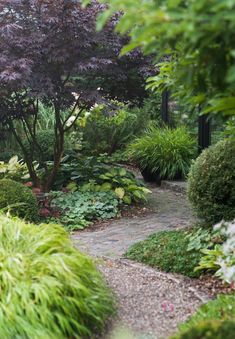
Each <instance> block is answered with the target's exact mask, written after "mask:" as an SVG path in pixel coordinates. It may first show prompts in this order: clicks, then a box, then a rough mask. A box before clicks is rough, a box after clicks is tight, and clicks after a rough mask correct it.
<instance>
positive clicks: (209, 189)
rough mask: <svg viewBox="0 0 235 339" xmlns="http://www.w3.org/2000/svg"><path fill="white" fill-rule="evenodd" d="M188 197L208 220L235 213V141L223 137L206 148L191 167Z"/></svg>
mask: <svg viewBox="0 0 235 339" xmlns="http://www.w3.org/2000/svg"><path fill="white" fill-rule="evenodd" d="M188 198H189V201H190V202H191V204H192V207H193V209H194V210H195V212H196V213H197V215H198V217H199V218H202V219H204V220H205V221H207V222H209V223H216V222H218V221H220V220H222V219H225V220H230V219H233V218H234V217H235V142H234V141H232V140H229V139H227V140H222V141H220V142H219V143H217V144H216V145H214V146H211V147H209V148H208V149H206V150H204V151H203V152H202V154H201V155H200V156H199V157H198V158H197V160H196V161H195V162H194V164H193V165H192V167H191V170H190V173H189V178H188Z"/></svg>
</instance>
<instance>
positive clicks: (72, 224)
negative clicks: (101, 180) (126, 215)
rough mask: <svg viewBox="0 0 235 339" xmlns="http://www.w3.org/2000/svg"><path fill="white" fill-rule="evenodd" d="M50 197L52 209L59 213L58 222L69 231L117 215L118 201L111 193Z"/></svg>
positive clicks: (58, 193)
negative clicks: (57, 210)
mask: <svg viewBox="0 0 235 339" xmlns="http://www.w3.org/2000/svg"><path fill="white" fill-rule="evenodd" d="M51 197H52V203H51V205H52V207H53V208H56V209H59V210H60V211H61V219H60V221H61V222H62V223H63V224H64V225H65V226H67V228H68V229H70V230H76V229H83V228H84V227H86V226H88V225H89V224H90V222H91V221H95V220H104V219H111V218H114V217H116V216H117V215H118V199H117V196H116V195H115V194H114V193H112V192H89V191H88V192H81V191H77V192H70V193H63V192H52V193H51Z"/></svg>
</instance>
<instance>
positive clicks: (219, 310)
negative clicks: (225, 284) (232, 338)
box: [176, 294, 235, 339]
mask: <svg viewBox="0 0 235 339" xmlns="http://www.w3.org/2000/svg"><path fill="white" fill-rule="evenodd" d="M234 319H235V295H232V294H231V295H219V296H217V298H216V299H215V300H210V301H209V302H208V303H206V304H204V305H202V306H201V307H200V308H199V309H198V310H197V312H196V313H195V314H194V315H193V316H192V317H191V318H190V319H189V320H188V321H186V322H185V323H184V324H182V325H180V330H179V334H178V335H180V334H181V333H184V332H186V331H188V330H190V328H192V327H195V326H197V325H198V324H199V323H201V322H203V321H211V320H223V321H224V320H234ZM178 335H177V336H176V338H178ZM202 338H203V337H202ZM225 338H227V337H226V336H225V337H224V339H225Z"/></svg>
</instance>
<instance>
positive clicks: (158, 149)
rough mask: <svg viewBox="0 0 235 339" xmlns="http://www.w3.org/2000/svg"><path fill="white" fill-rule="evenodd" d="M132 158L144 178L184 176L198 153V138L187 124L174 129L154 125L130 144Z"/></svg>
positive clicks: (151, 179)
mask: <svg viewBox="0 0 235 339" xmlns="http://www.w3.org/2000/svg"><path fill="white" fill-rule="evenodd" d="M129 154H130V156H131V158H132V159H133V160H134V161H135V162H136V163H137V164H138V166H139V167H140V169H141V170H142V172H143V176H144V178H145V179H147V180H149V181H153V180H157V179H181V178H183V177H185V176H186V175H187V173H188V170H189V168H190V165H191V161H192V159H193V158H194V156H195V140H194V138H192V137H191V136H190V135H189V133H188V132H187V130H186V129H185V128H184V127H178V128H176V129H171V128H168V127H164V128H160V127H157V126H155V125H152V126H150V127H149V129H148V130H147V131H146V133H145V134H144V135H142V136H141V137H139V138H137V139H136V140H134V141H133V143H131V144H130V146H129Z"/></svg>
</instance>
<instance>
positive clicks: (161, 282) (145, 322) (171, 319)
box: [72, 187, 209, 339]
mask: <svg viewBox="0 0 235 339" xmlns="http://www.w3.org/2000/svg"><path fill="white" fill-rule="evenodd" d="M151 189H152V195H151V197H150V198H149V201H148V203H147V206H148V207H150V208H151V212H149V213H148V214H147V215H145V216H137V217H134V218H122V219H119V220H114V221H111V222H110V223H108V225H106V226H105V228H101V229H97V230H95V231H92V232H91V231H85V232H84V231H83V232H79V233H76V234H74V235H73V236H72V239H73V242H74V244H75V246H76V247H78V248H79V249H80V250H82V251H85V252H87V253H89V254H90V255H92V256H93V257H96V258H98V262H97V264H98V266H99V268H100V270H101V271H102V273H103V275H104V276H105V278H106V280H107V282H108V284H109V285H110V287H111V288H112V289H113V291H114V292H115V294H116V296H117V300H118V316H117V320H115V321H114V324H113V326H111V327H112V329H111V331H110V333H109V335H108V336H106V337H105V339H106V338H107V339H110V338H112V339H113V338H115V339H130V338H134V339H136V338H138V339H140V338H141V339H147V338H148V339H150V338H151V339H159V338H168V337H169V335H171V334H172V333H174V332H175V331H176V329H177V325H178V324H179V323H181V322H183V321H184V320H186V319H187V317H188V316H189V315H191V314H192V313H193V312H194V311H195V310H196V309H197V308H198V306H199V305H200V304H201V303H203V302H205V301H207V300H208V299H209V296H208V295H207V294H205V293H203V292H202V291H201V290H198V288H197V287H196V285H195V283H193V282H192V281H191V280H190V279H189V278H185V277H182V276H180V275H175V274H169V273H163V272H159V271H157V270H155V269H151V268H149V267H146V266H144V265H142V264H138V263H134V262H131V261H129V260H126V259H124V258H123V257H122V256H123V254H124V253H125V251H126V250H127V249H128V248H129V247H130V246H131V245H132V244H134V243H136V242H137V241H140V240H143V239H145V238H146V237H147V236H148V235H150V234H152V233H156V232H159V231H162V230H173V229H177V228H184V227H187V226H189V225H190V224H192V223H193V221H194V220H193V217H192V214H191V211H190V208H189V206H188V203H187V201H186V199H185V195H184V194H182V193H177V192H174V191H171V190H168V189H161V188H157V187H153V188H151ZM117 328H118V330H117ZM122 328H124V330H123V331H124V332H121V334H120V333H119V334H117V333H116V331H122V330H121V329H122ZM126 331H130V332H128V333H127V332H126Z"/></svg>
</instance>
